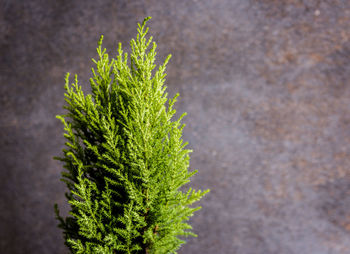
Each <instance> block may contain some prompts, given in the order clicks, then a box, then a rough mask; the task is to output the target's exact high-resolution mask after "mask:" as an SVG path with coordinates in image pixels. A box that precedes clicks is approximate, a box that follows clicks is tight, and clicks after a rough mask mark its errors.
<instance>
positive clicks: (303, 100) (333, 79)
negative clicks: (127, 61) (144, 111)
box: [0, 0, 350, 254]
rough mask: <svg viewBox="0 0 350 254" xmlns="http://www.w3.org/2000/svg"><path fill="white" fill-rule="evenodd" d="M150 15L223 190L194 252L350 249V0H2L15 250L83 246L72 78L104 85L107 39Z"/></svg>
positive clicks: (209, 174) (205, 212)
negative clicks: (67, 113) (77, 240)
mask: <svg viewBox="0 0 350 254" xmlns="http://www.w3.org/2000/svg"><path fill="white" fill-rule="evenodd" d="M149 15H150V16H152V17H153V19H152V20H151V21H150V23H149V24H150V26H151V33H152V35H154V38H155V40H156V41H157V43H158V51H159V54H158V59H160V60H162V59H164V57H165V56H166V55H167V54H169V53H171V54H172V55H173V58H172V60H171V62H170V63H169V65H168V80H167V86H168V91H169V93H170V94H171V95H173V94H175V93H176V92H180V94H181V96H180V101H179V102H178V104H177V109H178V111H179V112H183V111H187V112H188V116H187V117H186V118H185V119H184V122H185V123H186V124H187V126H186V128H185V133H184V135H185V137H184V139H185V140H187V141H189V142H190V147H191V148H192V149H193V150H194V152H193V153H192V157H191V168H192V169H195V168H198V169H199V171H200V172H199V174H197V176H196V177H194V179H193V186H194V187H197V188H211V190H212V192H211V193H210V194H209V195H208V196H207V197H206V198H204V199H203V200H202V201H201V205H202V206H203V209H202V210H201V211H199V212H198V213H197V215H196V216H194V217H193V218H192V224H193V227H194V229H195V232H196V233H198V235H199V237H198V238H193V239H190V240H189V242H188V244H186V245H184V246H183V247H182V248H181V250H180V251H179V253H186V254H189V253H193V254H194V253H196V254H197V253H202V254H206V253H208V254H209V253H210V254H212V253H217V254H219V253H220V254H231V253H232V254H348V253H350V62H349V61H350V41H349V39H350V2H349V1H348V0H323V1H320V0H241V1H238V0H202V1H189V0H181V1H180V0H176V1H156V0H148V1H126V0H123V1H113V0H110V1H92V0H91V1H90V0H88V1H87V0H84V1H66V0H59V1H39V0H35V1H24V0H23V1H9V0H3V1H0V82H1V85H0V95H1V96H0V105H1V107H0V109H1V112H0V135H1V136H0V137H1V139H0V161H1V163H0V165H1V166H0V167H1V171H0V252H1V253H11V254H22V253H27V254H34V253H35V254H38V253H50V254H56V253H67V251H66V249H65V247H64V245H63V238H62V235H61V231H60V230H58V229H57V228H56V224H57V222H56V221H55V219H54V213H53V203H54V202H57V203H59V205H60V206H61V207H64V205H65V198H64V191H65V186H64V185H63V183H61V182H60V181H59V177H60V171H61V165H60V164H59V163H58V162H56V161H53V160H52V156H53V155H57V154H59V152H60V150H61V148H62V145H63V142H64V140H63V138H62V126H61V124H60V123H59V121H58V120H56V119H55V115H56V114H58V113H62V112H63V111H62V109H61V106H62V105H63V92H64V91H63V77H64V75H65V73H66V72H71V73H77V74H78V75H79V77H80V83H81V84H82V85H83V86H84V87H86V89H88V84H87V82H86V81H87V80H88V78H89V77H90V67H91V66H92V63H91V61H90V59H91V57H95V56H96V54H95V51H94V50H95V47H96V43H97V40H98V38H99V36H100V34H104V35H105V44H104V45H105V46H106V47H107V48H108V49H109V50H110V52H113V50H115V49H116V45H117V42H119V41H121V42H123V43H124V44H126V43H127V42H128V41H129V40H130V39H131V38H132V37H133V36H134V35H135V33H136V23H137V22H139V21H142V20H143V18H144V17H146V16H149ZM114 52H115V51H114Z"/></svg>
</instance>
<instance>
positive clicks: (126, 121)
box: [55, 17, 209, 254]
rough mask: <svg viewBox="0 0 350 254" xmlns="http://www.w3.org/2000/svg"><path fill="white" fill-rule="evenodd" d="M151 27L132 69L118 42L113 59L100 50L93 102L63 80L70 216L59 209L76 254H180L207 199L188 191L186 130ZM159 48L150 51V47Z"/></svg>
mask: <svg viewBox="0 0 350 254" xmlns="http://www.w3.org/2000/svg"><path fill="white" fill-rule="evenodd" d="M148 19H150V17H149V18H146V19H145V20H144V21H143V23H142V24H138V34H137V38H136V39H132V40H131V42H130V46H131V54H130V60H129V58H128V54H127V53H124V52H123V50H122V46H121V44H120V43H119V49H118V54H117V57H116V58H115V59H113V58H112V59H110V58H109V56H108V54H107V53H106V49H102V39H103V36H101V39H100V40H99V42H98V48H97V53H98V60H94V59H93V62H94V63H95V65H96V66H95V68H92V74H93V77H92V78H91V79H90V84H91V94H87V95H85V94H84V92H83V91H82V88H81V86H80V85H78V79H77V76H76V75H75V81H74V83H73V84H69V73H68V74H67V76H66V79H65V90H66V92H65V101H66V105H65V106H64V109H66V114H64V115H59V116H57V118H58V119H60V120H61V121H62V123H63V125H64V130H65V133H64V137H65V138H66V139H67V141H66V143H65V146H66V147H65V149H63V155H62V156H61V157H55V159H58V160H60V161H62V162H63V163H64V168H65V171H63V172H62V178H61V180H62V181H64V182H65V183H66V185H67V188H68V192H67V193H66V197H67V199H68V203H69V204H70V209H71V210H70V212H69V216H68V217H66V218H63V217H62V216H61V215H60V214H59V210H58V207H57V204H55V212H56V217H57V219H58V220H59V225H58V226H59V227H60V228H62V229H63V234H64V238H65V244H66V245H67V246H68V248H69V249H70V251H71V253H84V254H86V253H110V254H112V253H113V254H114V253H160V254H161V253H176V250H178V249H179V247H180V246H181V245H182V244H183V243H185V241H184V240H183V239H182V238H183V237H185V236H196V235H195V234H194V233H193V232H191V226H190V225H189V224H188V223H187V221H188V220H189V217H190V216H192V215H193V213H194V212H195V211H197V210H199V209H200V207H192V206H191V205H192V204H193V203H194V202H195V201H198V200H199V199H200V198H201V197H203V195H205V194H206V193H207V192H208V191H209V190H206V191H201V190H198V191H196V190H194V189H192V188H188V189H185V187H184V186H183V185H184V184H186V183H188V182H189V181H190V178H191V177H192V176H193V175H194V174H195V173H196V172H197V171H189V170H188V167H189V153H190V152H191V150H189V149H185V146H186V145H187V142H183V140H182V139H181V135H182V130H183V127H184V124H181V123H180V121H181V119H182V118H183V116H184V115H185V113H184V114H182V115H181V117H179V118H178V119H177V120H173V116H174V114H175V109H174V103H175V102H176V98H177V96H178V94H177V95H176V96H174V98H172V99H169V100H168V99H167V93H166V92H165V90H166V86H165V85H164V81H165V76H166V74H165V66H166V64H167V63H168V61H169V59H170V55H169V56H168V57H167V58H166V60H165V62H164V63H163V64H162V65H160V66H159V67H158V69H157V70H156V71H154V69H155V67H156V65H155V64H154V62H155V56H156V43H155V42H153V43H152V37H150V38H148V39H147V38H146V35H147V32H148V27H146V22H147V20H148ZM151 43H152V44H151Z"/></svg>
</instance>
